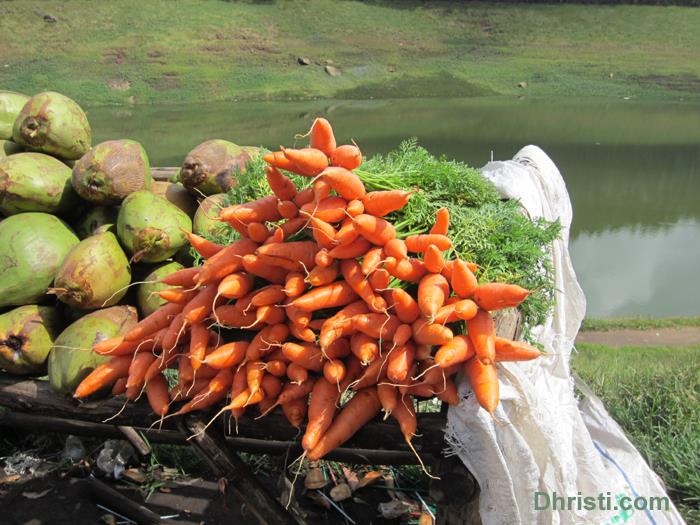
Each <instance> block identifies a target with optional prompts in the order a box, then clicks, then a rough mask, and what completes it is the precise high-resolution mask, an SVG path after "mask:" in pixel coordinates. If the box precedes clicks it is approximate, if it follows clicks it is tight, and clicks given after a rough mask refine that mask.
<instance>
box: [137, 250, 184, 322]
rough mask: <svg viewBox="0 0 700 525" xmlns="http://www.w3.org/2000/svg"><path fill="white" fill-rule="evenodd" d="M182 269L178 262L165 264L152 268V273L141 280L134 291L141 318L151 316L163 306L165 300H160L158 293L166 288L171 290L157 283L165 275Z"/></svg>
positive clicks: (165, 285) (167, 286)
mask: <svg viewBox="0 0 700 525" xmlns="http://www.w3.org/2000/svg"><path fill="white" fill-rule="evenodd" d="M182 268H184V266H182V265H181V264H180V263H178V262H169V263H165V264H162V265H160V266H157V267H156V268H154V269H153V271H152V272H150V273H149V274H148V275H147V276H146V277H145V278H144V279H143V283H142V284H139V286H138V288H137V290H136V303H137V304H138V305H139V311H140V312H141V315H142V316H144V317H146V316H147V315H150V314H152V313H153V312H155V311H156V310H157V309H158V307H160V306H162V305H164V304H165V302H166V301H165V299H161V297H160V296H159V295H158V292H160V291H161V290H165V289H167V288H172V286H169V285H167V284H163V283H160V282H157V281H160V279H162V278H163V277H165V276H166V275H170V274H171V273H174V272H176V271H178V270H182Z"/></svg>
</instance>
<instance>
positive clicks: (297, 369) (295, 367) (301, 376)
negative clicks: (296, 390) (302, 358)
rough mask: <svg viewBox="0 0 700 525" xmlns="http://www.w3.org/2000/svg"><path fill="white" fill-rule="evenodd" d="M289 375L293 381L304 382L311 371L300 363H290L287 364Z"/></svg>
mask: <svg viewBox="0 0 700 525" xmlns="http://www.w3.org/2000/svg"><path fill="white" fill-rule="evenodd" d="M287 377H288V378H289V380H290V381H291V382H292V383H303V382H304V381H306V380H307V379H308V378H309V371H308V370H307V369H306V368H304V367H303V366H301V365H300V364H299V363H290V364H289V366H287Z"/></svg>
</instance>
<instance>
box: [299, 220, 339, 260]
mask: <svg viewBox="0 0 700 525" xmlns="http://www.w3.org/2000/svg"><path fill="white" fill-rule="evenodd" d="M302 214H303V215H305V216H308V217H309V225H310V228H311V234H312V235H313V237H314V240H315V241H316V243H317V244H318V246H319V247H320V248H325V249H327V250H331V249H333V247H334V246H335V244H336V232H335V228H333V226H331V225H330V224H328V223H327V222H326V221H322V220H321V219H317V218H316V217H313V216H311V215H309V214H307V213H306V212H302ZM314 251H315V250H314Z"/></svg>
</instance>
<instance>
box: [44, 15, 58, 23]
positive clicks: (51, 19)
mask: <svg viewBox="0 0 700 525" xmlns="http://www.w3.org/2000/svg"><path fill="white" fill-rule="evenodd" d="M44 22H46V23H47V24H55V23H56V17H54V16H51V15H44Z"/></svg>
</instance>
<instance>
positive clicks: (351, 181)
mask: <svg viewBox="0 0 700 525" xmlns="http://www.w3.org/2000/svg"><path fill="white" fill-rule="evenodd" d="M344 147H346V146H341V148H344ZM319 177H322V178H323V180H325V181H326V182H327V183H328V184H329V185H330V187H331V188H332V189H333V190H335V192H336V193H337V194H338V195H340V196H341V197H342V198H343V199H345V200H347V201H351V200H358V199H362V197H364V196H365V185H364V184H363V183H362V181H361V180H360V177H358V176H357V175H355V174H354V173H353V172H352V171H349V170H347V169H345V168H344V167H339V166H338V165H335V166H331V167H329V168H326V169H325V170H323V171H322V172H321V174H320V175H319Z"/></svg>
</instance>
